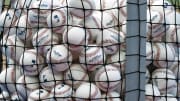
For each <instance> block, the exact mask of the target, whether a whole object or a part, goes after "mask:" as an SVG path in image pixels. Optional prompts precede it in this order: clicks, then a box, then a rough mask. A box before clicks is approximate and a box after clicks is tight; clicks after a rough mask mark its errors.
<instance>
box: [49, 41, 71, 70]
mask: <svg viewBox="0 0 180 101" xmlns="http://www.w3.org/2000/svg"><path fill="white" fill-rule="evenodd" d="M46 61H47V63H48V66H49V67H50V68H52V69H53V70H55V71H57V72H60V71H65V70H67V69H68V68H69V66H70V65H71V63H72V54H71V52H70V51H69V50H68V49H67V48H66V47H65V46H64V45H55V46H53V47H52V48H51V49H50V50H49V51H48V53H47V56H46Z"/></svg>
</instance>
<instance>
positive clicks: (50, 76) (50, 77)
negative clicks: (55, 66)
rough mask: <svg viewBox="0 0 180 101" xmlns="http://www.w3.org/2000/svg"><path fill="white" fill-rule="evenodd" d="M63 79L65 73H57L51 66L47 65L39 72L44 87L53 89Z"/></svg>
mask: <svg viewBox="0 0 180 101" xmlns="http://www.w3.org/2000/svg"><path fill="white" fill-rule="evenodd" d="M62 80H63V73H61V72H59V73H55V71H53V70H52V69H51V68H49V67H45V68H44V69H43V70H42V71H41V72H40V73H39V81H40V85H41V87H42V88H43V89H45V90H47V91H51V89H53V88H54V87H55V86H56V85H57V84H60V83H61V82H62Z"/></svg>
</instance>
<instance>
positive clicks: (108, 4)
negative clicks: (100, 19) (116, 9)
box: [94, 0, 117, 10]
mask: <svg viewBox="0 0 180 101" xmlns="http://www.w3.org/2000/svg"><path fill="white" fill-rule="evenodd" d="M94 2H95V5H96V9H97V10H109V9H113V4H114V3H115V2H117V1H116V0H102V1H101V0H94Z"/></svg>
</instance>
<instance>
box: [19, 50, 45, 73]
mask: <svg viewBox="0 0 180 101" xmlns="http://www.w3.org/2000/svg"><path fill="white" fill-rule="evenodd" d="M19 65H20V68H22V73H23V74H25V75H28V76H35V75H38V74H39V72H40V71H41V70H42V68H43V67H44V65H45V61H44V58H43V57H42V56H41V55H40V54H38V53H37V51H36V50H35V49H29V50H26V51H24V52H23V53H22V55H21V58H20V60H19Z"/></svg>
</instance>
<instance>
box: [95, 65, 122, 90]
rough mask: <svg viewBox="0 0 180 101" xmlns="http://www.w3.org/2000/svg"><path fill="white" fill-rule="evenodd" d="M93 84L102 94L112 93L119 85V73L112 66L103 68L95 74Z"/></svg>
mask: <svg viewBox="0 0 180 101" xmlns="http://www.w3.org/2000/svg"><path fill="white" fill-rule="evenodd" d="M95 82H96V85H97V86H98V87H99V88H100V89H101V90H102V91H104V92H108V91H114V90H115V89H117V87H118V85H119V84H120V83H121V73H120V72H119V70H118V69H117V68H116V67H114V66H112V65H106V66H103V67H101V68H100V69H99V70H98V71H97V72H96V74H95Z"/></svg>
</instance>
